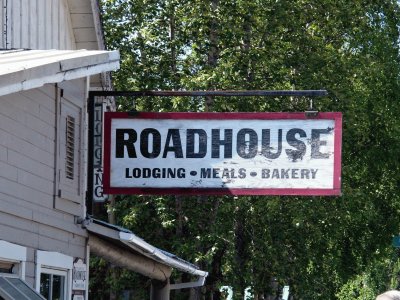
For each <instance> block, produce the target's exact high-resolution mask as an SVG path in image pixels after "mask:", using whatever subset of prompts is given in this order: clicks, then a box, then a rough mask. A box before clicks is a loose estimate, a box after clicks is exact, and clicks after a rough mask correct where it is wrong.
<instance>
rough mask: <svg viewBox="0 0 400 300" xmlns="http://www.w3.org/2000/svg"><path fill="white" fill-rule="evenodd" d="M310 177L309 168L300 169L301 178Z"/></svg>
mask: <svg viewBox="0 0 400 300" xmlns="http://www.w3.org/2000/svg"><path fill="white" fill-rule="evenodd" d="M304 178H305V179H310V170H309V169H301V179H304Z"/></svg>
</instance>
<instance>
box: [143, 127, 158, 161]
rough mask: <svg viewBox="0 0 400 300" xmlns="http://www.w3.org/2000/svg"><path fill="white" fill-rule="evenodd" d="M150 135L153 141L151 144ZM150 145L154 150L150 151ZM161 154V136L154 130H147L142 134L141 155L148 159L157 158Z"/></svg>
mask: <svg viewBox="0 0 400 300" xmlns="http://www.w3.org/2000/svg"><path fill="white" fill-rule="evenodd" d="M150 135H151V137H152V141H151V143H150ZM150 145H151V147H152V149H151V150H150V149H149V148H150ZM160 152H161V135H160V133H159V132H158V130H156V129H154V128H146V129H143V131H142V132H141V133H140V153H142V155H143V157H146V158H156V157H158V156H159V155H160Z"/></svg>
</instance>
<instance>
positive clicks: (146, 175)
mask: <svg viewBox="0 0 400 300" xmlns="http://www.w3.org/2000/svg"><path fill="white" fill-rule="evenodd" d="M150 177H151V170H150V169H149V168H143V170H142V178H150Z"/></svg>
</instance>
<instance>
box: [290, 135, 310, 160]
mask: <svg viewBox="0 0 400 300" xmlns="http://www.w3.org/2000/svg"><path fill="white" fill-rule="evenodd" d="M297 134H298V135H299V136H300V137H301V138H305V137H307V134H306V133H305V131H304V130H303V129H300V128H293V129H290V130H289V131H288V132H287V134H286V140H287V142H288V144H289V145H290V146H292V147H294V148H296V149H297V150H293V149H286V154H287V156H288V157H289V158H290V159H291V160H292V161H294V162H295V161H297V160H298V159H303V156H304V155H305V154H306V144H304V142H302V141H300V140H298V139H297V138H296V135H297Z"/></svg>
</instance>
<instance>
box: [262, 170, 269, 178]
mask: <svg viewBox="0 0 400 300" xmlns="http://www.w3.org/2000/svg"><path fill="white" fill-rule="evenodd" d="M270 173H271V171H270V170H269V169H262V172H261V178H269V177H270Z"/></svg>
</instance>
